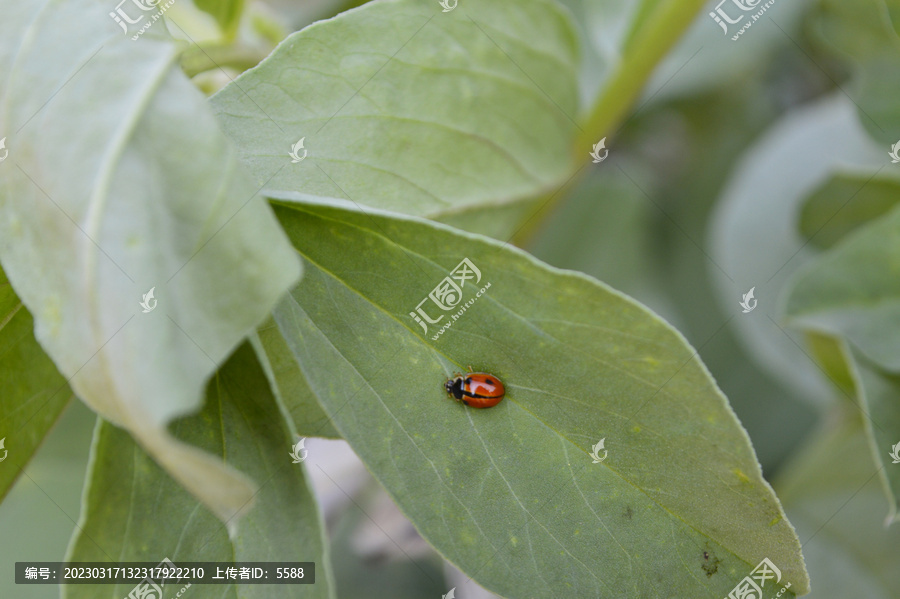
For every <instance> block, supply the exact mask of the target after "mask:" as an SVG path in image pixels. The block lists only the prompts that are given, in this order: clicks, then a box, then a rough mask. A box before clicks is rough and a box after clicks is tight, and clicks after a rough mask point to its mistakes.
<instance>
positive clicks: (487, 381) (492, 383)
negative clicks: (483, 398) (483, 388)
mask: <svg viewBox="0 0 900 599" xmlns="http://www.w3.org/2000/svg"><path fill="white" fill-rule="evenodd" d="M484 382H485V383H487V384H488V385H496V384H497V383H495V382H494V381H492V380H491V379H484Z"/></svg>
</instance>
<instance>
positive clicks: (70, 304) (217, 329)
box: [0, 0, 299, 520]
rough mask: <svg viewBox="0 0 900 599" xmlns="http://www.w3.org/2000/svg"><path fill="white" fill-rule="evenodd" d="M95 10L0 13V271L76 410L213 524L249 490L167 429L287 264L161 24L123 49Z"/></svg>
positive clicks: (284, 284) (103, 10)
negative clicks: (212, 516) (105, 426)
mask: <svg viewBox="0 0 900 599" xmlns="http://www.w3.org/2000/svg"><path fill="white" fill-rule="evenodd" d="M108 8H109V7H103V6H101V5H99V4H96V3H94V2H90V1H88V0H76V1H70V2H63V1H62V0H53V1H51V2H47V3H34V2H24V3H14V4H11V5H6V6H5V7H4V16H3V19H2V21H0V39H2V40H3V43H2V44H0V48H2V50H0V52H2V54H0V73H2V74H3V79H4V84H3V87H2V96H0V130H2V131H5V132H9V134H8V139H7V143H6V145H7V147H8V148H9V157H8V158H7V159H6V160H5V161H4V162H3V163H2V164H0V239H2V240H3V246H2V248H0V260H2V263H3V267H4V270H5V271H6V274H7V276H8V277H9V280H10V282H11V283H12V284H13V286H14V287H15V290H16V292H17V294H18V295H19V297H20V298H21V300H22V302H23V304H24V305H25V306H26V307H27V308H28V310H29V311H30V312H31V313H32V314H33V316H34V318H35V323H36V325H35V336H36V337H37V339H38V341H39V342H40V343H41V345H42V346H43V347H44V349H45V350H46V351H47V353H48V354H49V355H50V357H51V358H52V359H53V361H54V362H55V364H56V366H57V367H58V368H59V370H60V371H61V372H62V374H63V375H64V376H66V377H70V378H71V386H72V388H73V390H74V391H75V392H76V393H77V394H78V396H79V397H81V398H82V399H83V400H84V401H85V402H86V403H88V404H89V405H90V406H91V407H92V408H93V409H94V410H95V411H97V412H98V413H100V414H101V415H102V416H103V417H104V418H106V419H107V420H110V421H112V422H115V423H117V424H119V425H121V426H123V427H125V428H127V429H128V430H129V431H130V432H131V433H132V434H133V435H134V436H135V438H136V439H137V441H138V442H139V443H140V444H141V445H142V446H143V447H144V448H145V449H146V450H147V451H148V452H149V453H150V454H151V455H152V456H153V457H154V458H155V459H156V460H157V461H158V462H159V463H160V464H162V465H163V466H164V467H165V468H166V469H167V470H168V471H169V472H170V473H172V474H173V476H175V477H176V478H177V479H178V480H179V481H180V482H181V483H182V484H184V485H185V486H186V487H187V488H188V489H190V490H191V491H192V492H193V493H194V494H195V495H197V497H199V498H201V499H202V500H203V501H204V502H205V503H206V504H207V505H208V506H210V507H211V509H212V510H213V511H214V512H215V513H216V514H217V515H219V517H221V518H222V519H223V520H228V519H230V518H231V516H233V515H234V513H235V510H237V509H238V508H239V507H240V506H242V505H244V503H245V502H246V501H247V500H248V499H249V498H250V497H251V496H252V485H251V484H250V482H249V481H248V480H247V479H246V477H244V476H243V475H240V474H239V473H237V472H235V471H231V470H229V469H227V468H226V467H223V465H222V463H221V460H220V459H218V458H215V457H214V456H212V455H209V454H207V453H204V452H201V451H199V450H197V449H195V448H192V447H190V446H187V445H185V444H183V443H180V442H177V441H176V440H174V439H172V438H171V437H170V436H169V435H168V434H167V433H166V431H165V424H166V422H168V421H169V420H171V419H172V418H173V417H175V416H178V415H183V414H186V413H188V412H191V411H193V410H196V409H197V408H198V407H199V405H200V403H201V401H202V391H203V388H204V384H205V381H206V379H207V378H208V377H209V376H210V375H211V374H212V373H213V372H214V371H215V370H216V368H217V365H218V363H219V362H221V361H222V360H224V358H225V357H226V356H227V355H228V354H229V352H230V351H231V350H232V349H233V348H234V347H235V346H236V345H237V343H238V342H239V341H240V340H241V338H243V337H244V336H245V335H247V334H248V333H250V332H251V331H252V330H254V328H255V327H256V326H257V325H258V324H259V322H260V321H262V320H263V318H264V317H265V315H266V313H267V311H268V310H269V309H270V307H271V306H272V305H273V304H274V303H275V301H276V300H277V298H278V297H279V296H280V295H281V294H282V293H284V291H285V290H286V289H287V288H288V287H289V286H290V285H292V284H293V283H294V282H295V281H296V280H297V278H298V276H299V265H298V263H297V260H296V258H295V257H294V256H293V255H292V253H291V250H290V247H289V246H288V245H287V243H286V242H285V240H284V236H283V234H282V233H281V231H280V230H279V228H278V225H277V223H276V222H275V221H274V219H273V218H272V215H271V212H270V210H269V208H268V207H267V206H266V205H265V203H264V202H263V201H262V200H261V199H259V198H258V197H255V193H256V187H255V186H254V185H253V184H252V183H251V181H250V179H249V177H247V176H245V175H244V174H242V172H241V171H240V169H238V168H237V157H236V156H235V153H234V151H233V150H232V149H231V148H230V147H229V145H228V143H227V140H226V138H225V137H224V135H222V134H221V133H220V132H219V131H218V129H217V126H216V123H215V120H214V118H213V116H212V114H211V113H210V112H209V109H208V108H207V106H206V103H205V100H204V98H203V97H202V96H201V95H200V94H199V93H198V92H197V91H196V90H195V89H194V88H193V87H192V86H191V84H190V82H189V81H188V80H187V79H186V78H185V77H184V76H183V75H182V74H181V72H180V70H179V69H178V65H177V52H178V49H177V46H176V44H175V43H174V42H172V41H171V40H170V39H169V38H168V37H167V36H166V32H165V28H164V25H163V24H161V23H153V24H152V27H151V28H150V29H149V30H147V31H146V32H145V33H144V34H143V35H141V36H139V37H138V40H137V41H132V39H131V37H134V36H135V35H137V34H136V33H135V32H134V31H130V32H129V34H126V35H123V32H122V30H121V29H120V28H119V24H117V23H116V21H114V20H113V19H112V18H110V16H109V14H108V13H109V10H108ZM132 10H133V7H132ZM135 16H136V15H134V14H132V17H135ZM141 18H142V19H143V23H139V24H138V25H135V26H133V28H134V27H138V26H139V25H141V24H143V25H146V24H148V23H150V21H149V19H150V17H149V16H147V15H142V17H141ZM132 34H133V35H132ZM113 73H114V74H115V75H113ZM98 102H102V104H103V109H102V110H98V109H97V103H98ZM151 290H153V291H154V294H153V296H152V297H151V296H150V295H149V292H150V291H151ZM142 300H143V302H144V305H145V306H146V307H145V308H144V309H143V310H142V308H141V302H142ZM148 309H149V310H150V311H146V310H148Z"/></svg>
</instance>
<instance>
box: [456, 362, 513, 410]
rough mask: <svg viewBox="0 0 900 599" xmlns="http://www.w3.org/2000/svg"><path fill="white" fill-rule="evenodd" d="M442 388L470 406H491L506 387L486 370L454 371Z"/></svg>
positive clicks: (499, 398) (503, 392)
mask: <svg viewBox="0 0 900 599" xmlns="http://www.w3.org/2000/svg"><path fill="white" fill-rule="evenodd" d="M469 370H470V371H471V370H472V368H471V367H469ZM444 390H445V391H446V392H447V394H448V395H449V396H450V397H452V398H453V399H455V400H456V401H461V402H463V403H464V404H466V405H467V406H469V407H470V408H492V407H494V406H496V405H497V404H498V403H500V401H501V400H502V399H503V396H504V395H506V387H504V386H503V383H502V382H501V381H500V379H498V378H497V377H495V376H494V375H493V374H488V373H487V372H469V373H468V374H465V375H463V374H459V373H456V374H454V375H453V378H452V379H447V382H446V383H444Z"/></svg>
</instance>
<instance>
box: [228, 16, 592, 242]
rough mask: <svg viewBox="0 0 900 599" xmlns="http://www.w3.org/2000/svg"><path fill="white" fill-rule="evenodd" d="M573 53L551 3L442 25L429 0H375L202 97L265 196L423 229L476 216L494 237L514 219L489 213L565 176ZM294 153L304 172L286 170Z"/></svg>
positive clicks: (298, 36) (516, 215)
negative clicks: (388, 214)
mask: <svg viewBox="0 0 900 599" xmlns="http://www.w3.org/2000/svg"><path fill="white" fill-rule="evenodd" d="M576 47H577V44H576V39H575V35H574V32H573V29H572V26H571V24H570V21H569V19H568V16H567V14H566V13H565V11H564V10H562V9H561V8H560V7H559V6H558V5H557V4H556V3H555V2H552V1H549V0H524V1H523V0H500V1H497V2H490V3H484V2H470V3H460V4H458V6H457V7H456V9H454V10H453V11H451V12H447V13H443V12H441V7H440V5H439V4H438V3H437V2H434V3H431V4H425V3H422V2H420V1H418V0H390V1H384V2H373V3H370V4H367V5H365V6H363V7H361V8H359V9H355V10H352V11H348V12H346V13H344V14H341V15H339V16H337V17H335V18H334V19H331V20H328V21H323V22H319V23H316V24H314V25H312V26H310V27H307V28H306V29H304V30H303V31H300V32H298V33H295V34H294V35H292V36H290V37H289V38H287V39H286V40H285V41H284V42H283V43H282V44H281V45H280V46H279V47H278V48H277V49H276V50H275V52H273V54H272V55H271V56H270V57H269V58H267V59H266V60H265V61H263V62H262V63H261V64H260V65H259V66H258V67H257V68H255V69H252V70H251V71H248V72H246V73H244V74H243V75H242V76H241V77H239V78H238V79H237V80H236V81H235V82H234V83H232V84H230V85H228V86H227V87H225V88H224V89H223V90H222V91H221V92H219V93H218V94H217V95H216V96H214V97H213V98H212V100H211V101H212V104H213V106H214V107H215V109H216V110H217V113H218V116H219V120H220V122H221V123H222V124H223V127H224V129H225V131H226V132H227V133H228V134H229V136H230V137H231V138H232V139H233V140H234V141H235V143H236V144H237V146H238V147H239V148H240V151H241V155H242V158H243V159H244V161H245V162H246V163H247V164H248V165H249V166H250V168H251V170H252V171H253V172H254V174H255V175H256V177H257V180H258V181H259V183H260V184H265V188H266V189H267V190H270V191H271V192H272V193H274V194H276V195H277V194H278V193H279V192H280V191H287V192H304V193H311V194H321V195H328V196H333V197H344V198H349V199H352V200H354V201H356V202H359V203H360V204H364V205H369V206H375V207H380V208H385V209H391V210H395V211H398V212H404V213H409V214H415V215H423V216H428V217H432V218H453V215H454V214H456V213H459V212H466V211H467V210H470V209H473V208H475V209H477V208H487V209H489V210H494V211H495V212H493V216H494V218H493V219H486V220H482V221H480V222H479V221H476V220H472V221H470V222H469V225H470V228H474V227H476V226H477V227H478V228H479V230H480V231H487V232H489V233H491V234H495V235H500V234H502V233H504V232H509V231H510V228H511V227H512V225H513V223H515V222H516V221H518V220H519V219H520V217H521V214H520V212H518V211H516V210H510V211H503V212H502V213H501V214H498V213H497V212H496V210H498V209H501V208H503V207H504V206H505V205H507V204H510V203H514V202H516V201H518V200H522V199H526V198H533V197H534V196H536V195H539V194H541V193H543V192H545V191H548V190H553V189H556V187H557V186H559V185H560V184H561V183H562V182H563V181H564V180H565V179H566V178H567V177H568V176H569V175H570V174H571V166H572V161H571V145H572V140H573V134H574V132H575V124H574V122H573V119H575V118H577V108H578V106H577V104H578V102H577V86H576V76H575V73H576V70H577V60H576ZM301 139H302V140H303V145H302V148H301V147H299V146H296V144H297V142H299V141H300V140H301ZM292 148H294V150H293V151H294V156H295V158H293V159H294V160H296V159H302V161H301V162H296V163H290V161H291V160H292V158H291V157H290V156H289V153H290V152H292ZM304 156H305V158H304ZM286 163H290V164H288V166H287V167H285V168H283V169H281V170H278V169H280V168H281V167H282V166H284V165H285V164H286ZM276 171H277V174H275V175H274V176H272V175H273V173H275V172H276ZM462 224H465V221H464V222H463V223H462Z"/></svg>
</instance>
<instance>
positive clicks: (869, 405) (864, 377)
mask: <svg viewBox="0 0 900 599" xmlns="http://www.w3.org/2000/svg"><path fill="white" fill-rule="evenodd" d="M898 265H900V210H898V209H897V208H894V209H893V210H892V211H891V212H890V213H888V214H887V215H886V216H884V217H882V218H880V219H877V220H874V221H871V222H869V223H868V224H866V225H862V226H859V227H858V228H857V229H856V230H855V231H853V232H852V233H848V234H846V235H845V236H844V237H843V238H842V240H841V241H840V242H839V243H838V244H837V245H836V246H834V247H833V248H832V249H831V250H829V251H827V252H825V253H824V254H823V255H822V256H821V257H820V258H819V259H818V260H816V261H815V262H814V263H812V264H811V265H810V266H809V267H808V268H806V269H805V270H804V271H802V272H801V273H799V274H798V276H797V278H796V280H795V282H794V284H793V287H792V288H791V290H790V295H789V296H788V299H787V306H786V313H787V316H788V318H789V319H790V322H791V323H792V324H793V325H794V326H797V327H801V328H806V329H810V330H813V331H818V332H824V333H828V334H831V335H836V336H839V337H842V338H844V339H846V340H847V342H848V344H849V345H850V349H849V354H850V355H848V356H847V357H846V360H847V362H848V363H849V364H853V367H852V372H853V375H854V387H855V389H856V393H857V395H858V397H859V400H860V401H859V403H860V407H861V409H862V411H863V415H864V417H865V419H866V428H865V430H866V432H867V434H868V435H869V438H870V443H871V446H872V453H873V457H874V460H875V463H876V464H879V465H881V466H885V465H887V463H888V462H887V460H888V459H889V452H890V451H891V446H892V445H893V444H894V443H896V442H898V441H900V412H898V410H897V401H896V399H897V393H898V391H900V381H898V376H900V341H898V339H897V335H896V334H894V332H893V331H896V329H897V326H898V323H900V286H898V284H897V275H896V272H897V269H898ZM882 478H883V481H884V483H885V491H886V494H887V497H888V501H889V505H890V513H889V515H888V520H889V521H893V520H895V519H896V511H897V502H898V497H900V471H898V470H896V469H893V468H885V469H883V471H882Z"/></svg>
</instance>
